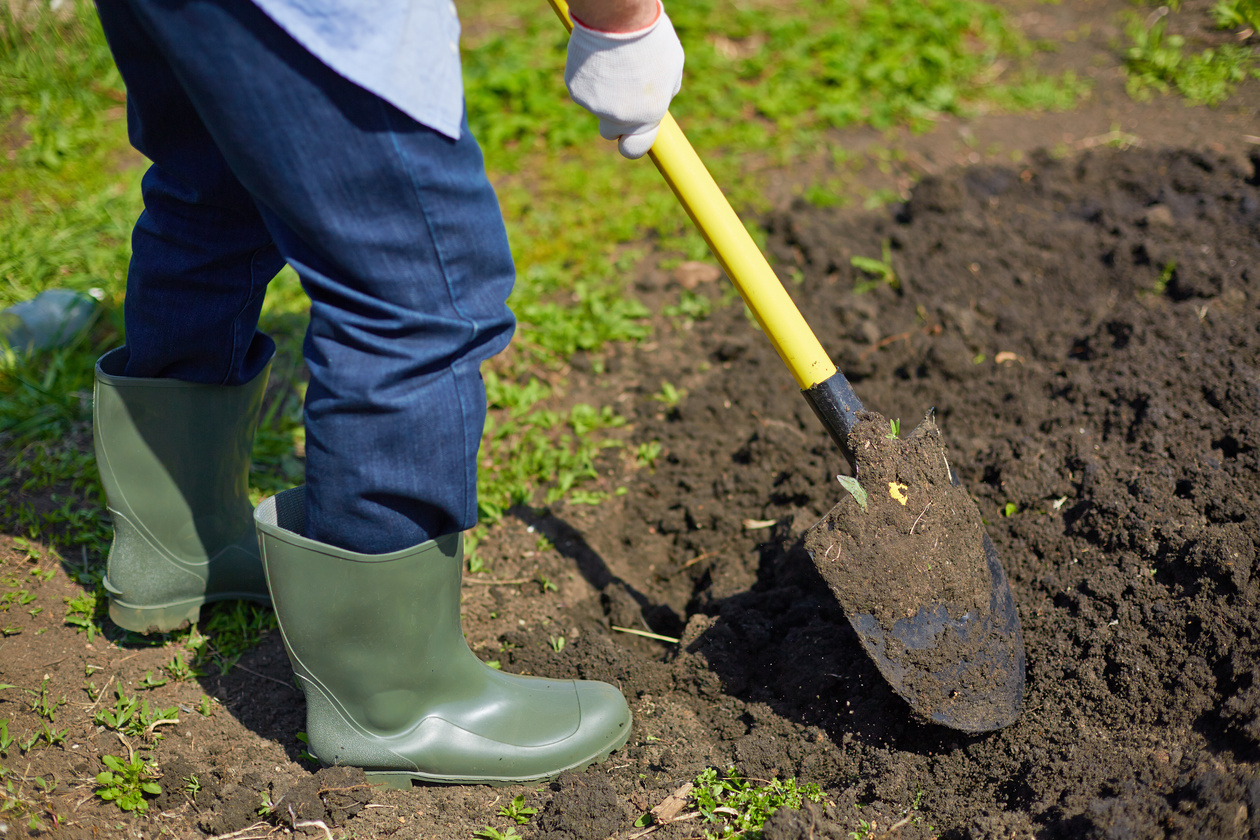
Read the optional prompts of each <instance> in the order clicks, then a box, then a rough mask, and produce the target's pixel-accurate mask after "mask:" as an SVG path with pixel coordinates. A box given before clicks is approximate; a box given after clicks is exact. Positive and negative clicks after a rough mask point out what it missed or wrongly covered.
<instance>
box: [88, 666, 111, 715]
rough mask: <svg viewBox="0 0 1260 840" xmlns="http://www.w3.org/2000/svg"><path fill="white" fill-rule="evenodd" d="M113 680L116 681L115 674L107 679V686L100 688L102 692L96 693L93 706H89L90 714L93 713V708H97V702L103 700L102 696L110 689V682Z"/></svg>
mask: <svg viewBox="0 0 1260 840" xmlns="http://www.w3.org/2000/svg"><path fill="white" fill-rule="evenodd" d="M113 681H114V675H113V674H110V675H109V679H107V680H106V681H105V687H104V688H102V689H101V690H100V693H99V694H97V695H96V701H95V702H94V703H92V705H91V706H88V714H89V715H91V714H92V710H93V709H95V708H96V706H97V704H98V703H100V702H101V698H102V697H104V696H105V692H106V691H108V690H109V684H110V683H112V682H113Z"/></svg>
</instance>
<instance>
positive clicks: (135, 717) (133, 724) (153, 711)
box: [93, 687, 179, 737]
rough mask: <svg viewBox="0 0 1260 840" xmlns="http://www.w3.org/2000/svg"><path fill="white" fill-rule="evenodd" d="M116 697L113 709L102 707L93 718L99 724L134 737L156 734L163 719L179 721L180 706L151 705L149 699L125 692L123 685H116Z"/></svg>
mask: <svg viewBox="0 0 1260 840" xmlns="http://www.w3.org/2000/svg"><path fill="white" fill-rule="evenodd" d="M114 698H115V699H114V707H113V708H112V709H101V710H100V711H98V712H97V713H96V716H95V717H94V718H93V720H94V721H95V722H96V724H97V725H98V726H104V727H106V728H108V729H113V730H115V731H116V732H121V733H123V734H124V735H130V736H133V737H134V736H137V735H154V734H155V732H156V729H157V727H158V726H159V725H160V724H161V722H162V721H172V722H178V721H179V707H178V706H170V707H168V708H165V709H160V708H158V707H157V706H152V707H151V706H149V701H148V700H144V701H140V700H137V699H136V698H135V697H128V696H127V695H125V694H123V691H122V688H121V687H115V689H114ZM159 737H160V736H159Z"/></svg>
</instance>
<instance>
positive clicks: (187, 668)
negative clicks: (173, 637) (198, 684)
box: [162, 654, 201, 682]
mask: <svg viewBox="0 0 1260 840" xmlns="http://www.w3.org/2000/svg"><path fill="white" fill-rule="evenodd" d="M162 670H164V671H166V673H167V675H169V676H170V678H171V679H173V680H175V681H176V682H183V681H184V680H191V679H193V678H194V677H199V676H201V672H200V671H199V670H197V669H196V668H194V667H193V666H192V664H191V663H190V662H189V661H188V658H187V657H185V656H181V655H180V654H176V655H175V658H174V659H172V660H171V661H170V662H168V663H166V664H165V665H163V666H162Z"/></svg>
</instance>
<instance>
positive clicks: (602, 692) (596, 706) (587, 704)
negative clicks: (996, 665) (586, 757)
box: [573, 680, 631, 761]
mask: <svg viewBox="0 0 1260 840" xmlns="http://www.w3.org/2000/svg"><path fill="white" fill-rule="evenodd" d="M573 685H574V687H575V688H576V689H577V695H578V707H579V709H580V710H581V716H582V722H581V724H580V726H579V729H578V732H577V733H575V734H574V736H573V737H574V738H582V739H583V740H585V741H586V743H588V744H590V746H591V750H590V755H591V761H601V760H603V759H604V758H606V757H607V756H608V754H609V753H611V752H612V751H613V750H615V749H618V748H620V747H621V746H622V745H623V744H625V743H626V741H627V740H628V739H629V738H630V723H631V716H630V707H629V706H627V705H626V699H625V697H623V696H622V695H621V692H620V691H618V690H617V689H616V688H614V687H612V686H611V685H609V684H608V683H602V682H591V681H586V680H579V681H575V682H574V684H573Z"/></svg>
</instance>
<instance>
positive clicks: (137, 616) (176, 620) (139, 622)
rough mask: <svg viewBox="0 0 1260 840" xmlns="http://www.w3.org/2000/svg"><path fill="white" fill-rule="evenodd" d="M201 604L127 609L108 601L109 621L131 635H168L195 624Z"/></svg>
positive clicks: (198, 602) (199, 614) (197, 602)
mask: <svg viewBox="0 0 1260 840" xmlns="http://www.w3.org/2000/svg"><path fill="white" fill-rule="evenodd" d="M200 616H201V602H200V601H195V602H193V603H191V604H172V605H170V606H165V607H129V606H127V605H126V604H121V603H119V602H118V601H115V600H114V599H113V598H111V599H110V600H109V620H110V621H112V622H114V623H115V624H117V625H118V626H119V627H121V628H123V629H124V630H130V631H131V632H133V633H169V632H171V631H172V630H178V629H180V628H181V627H189V626H192V625H194V624H196V623H197V619H198V618H199V617H200Z"/></svg>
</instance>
